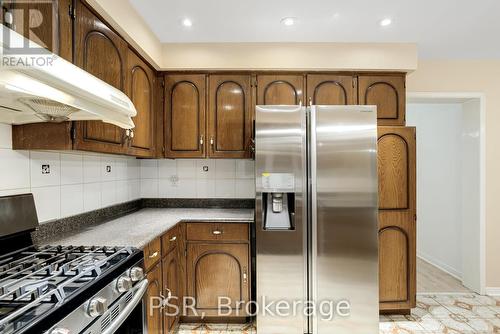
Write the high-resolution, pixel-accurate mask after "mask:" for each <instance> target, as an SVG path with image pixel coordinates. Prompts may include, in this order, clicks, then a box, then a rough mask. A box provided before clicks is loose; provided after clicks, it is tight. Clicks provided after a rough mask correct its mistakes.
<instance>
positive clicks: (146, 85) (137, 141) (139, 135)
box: [127, 49, 155, 157]
mask: <svg viewBox="0 0 500 334" xmlns="http://www.w3.org/2000/svg"><path fill="white" fill-rule="evenodd" d="M127 67H128V70H127V75H128V80H127V83H128V90H127V94H128V96H129V98H130V99H131V100H132V103H134V106H135V109H136V110H137V116H135V117H134V118H133V121H134V124H135V128H134V129H133V130H132V131H133V134H134V136H133V138H132V139H131V140H130V141H129V145H130V148H129V153H130V154H131V155H135V156H140V157H153V156H154V154H155V147H154V134H155V131H154V119H155V118H154V116H155V115H154V88H155V83H154V79H155V74H154V72H153V70H152V69H151V67H149V66H148V65H147V64H146V63H145V62H144V61H143V60H142V59H141V58H139V56H137V54H136V53H135V52H134V51H132V50H131V49H128V57H127Z"/></svg>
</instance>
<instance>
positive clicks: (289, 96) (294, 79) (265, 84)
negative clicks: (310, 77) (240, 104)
mask: <svg viewBox="0 0 500 334" xmlns="http://www.w3.org/2000/svg"><path fill="white" fill-rule="evenodd" d="M303 92H304V76H302V75H294V74H290V75H287V74H277V75H259V76H257V104H260V105H266V104H267V105H278V104H283V105H298V104H301V103H303V102H304V101H303V94H304V93H303Z"/></svg>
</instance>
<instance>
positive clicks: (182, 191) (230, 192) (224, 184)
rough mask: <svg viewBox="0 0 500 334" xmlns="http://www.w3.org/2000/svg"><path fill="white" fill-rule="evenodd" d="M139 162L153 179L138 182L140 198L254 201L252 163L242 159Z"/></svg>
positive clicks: (142, 168)
mask: <svg viewBox="0 0 500 334" xmlns="http://www.w3.org/2000/svg"><path fill="white" fill-rule="evenodd" d="M156 161H157V169H158V172H154V171H152V170H151V168H154V165H155V163H154V162H152V160H141V170H145V169H149V171H148V175H155V174H157V175H158V177H157V181H158V182H157V184H155V183H154V182H152V181H151V180H152V178H150V177H149V178H143V179H141V197H146V196H143V195H144V194H149V196H147V197H152V195H153V194H155V190H154V188H155V186H156V185H157V187H158V192H157V197H159V198H254V197H255V185H254V183H255V176H254V161H253V160H242V159H178V160H167V159H161V160H156Z"/></svg>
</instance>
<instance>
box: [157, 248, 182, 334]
mask: <svg viewBox="0 0 500 334" xmlns="http://www.w3.org/2000/svg"><path fill="white" fill-rule="evenodd" d="M162 269H163V296H164V297H165V298H168V304H169V305H166V307H165V309H164V316H163V333H164V334H170V333H175V330H176V327H177V324H178V323H179V315H180V314H179V312H177V311H176V307H177V308H179V307H180V306H182V300H181V299H182V296H181V294H180V293H179V292H180V289H179V283H180V282H179V278H180V277H179V256H178V252H177V247H174V248H171V249H170V251H169V252H168V253H167V255H166V256H165V257H164V258H163V260H162ZM170 305H174V306H170ZM174 314H175V315H174Z"/></svg>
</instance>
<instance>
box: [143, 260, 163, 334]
mask: <svg viewBox="0 0 500 334" xmlns="http://www.w3.org/2000/svg"><path fill="white" fill-rule="evenodd" d="M146 278H147V279H148V282H149V284H148V289H147V290H146V293H145V301H146V304H145V307H146V326H147V329H148V333H155V334H161V333H163V310H162V309H161V308H159V307H157V308H152V307H150V305H151V304H150V303H153V304H152V305H158V304H159V302H160V299H158V298H161V295H162V272H161V263H158V264H157V265H156V266H154V267H153V269H151V271H149V272H148V273H147V274H146Z"/></svg>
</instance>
